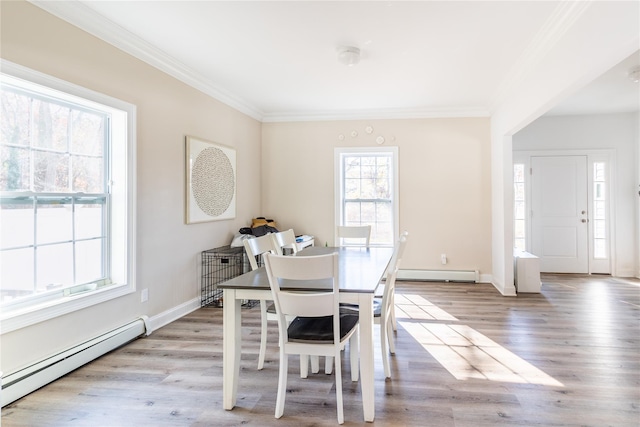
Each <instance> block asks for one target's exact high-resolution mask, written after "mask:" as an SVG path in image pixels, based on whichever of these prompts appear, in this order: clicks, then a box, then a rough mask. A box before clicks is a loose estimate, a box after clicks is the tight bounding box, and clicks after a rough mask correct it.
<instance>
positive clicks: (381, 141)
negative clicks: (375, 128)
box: [376, 135, 384, 145]
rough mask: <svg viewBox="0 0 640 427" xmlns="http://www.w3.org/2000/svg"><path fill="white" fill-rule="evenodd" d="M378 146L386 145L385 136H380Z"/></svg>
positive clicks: (377, 139)
mask: <svg viewBox="0 0 640 427" xmlns="http://www.w3.org/2000/svg"><path fill="white" fill-rule="evenodd" d="M376 144H378V145H382V144H384V136H382V135H380V136H378V137H377V138H376Z"/></svg>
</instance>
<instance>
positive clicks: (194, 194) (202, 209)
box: [185, 136, 236, 224]
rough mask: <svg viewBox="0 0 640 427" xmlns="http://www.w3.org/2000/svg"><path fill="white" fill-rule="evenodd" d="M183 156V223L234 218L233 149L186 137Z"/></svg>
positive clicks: (234, 180)
mask: <svg viewBox="0 0 640 427" xmlns="http://www.w3.org/2000/svg"><path fill="white" fill-rule="evenodd" d="M185 154H186V155H185V160H186V167H185V171H186V179H185V182H186V192H185V194H186V197H185V199H186V200H185V222H186V223H187V224H195V223H199V222H206V221H218V220H223V219H233V218H235V217H236V150H234V149H233V148H229V147H225V146H223V145H219V144H216V143H213V142H210V141H205V140H203V139H200V138H196V137H193V136H187V137H186V138H185Z"/></svg>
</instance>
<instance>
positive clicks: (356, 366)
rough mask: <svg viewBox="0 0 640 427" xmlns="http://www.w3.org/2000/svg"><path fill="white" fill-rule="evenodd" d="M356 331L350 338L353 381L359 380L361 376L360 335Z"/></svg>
mask: <svg viewBox="0 0 640 427" xmlns="http://www.w3.org/2000/svg"><path fill="white" fill-rule="evenodd" d="M358 334H359V331H356V333H354V334H353V335H352V336H351V338H349V355H350V359H351V381H358V379H359V378H360V337H359V335H358Z"/></svg>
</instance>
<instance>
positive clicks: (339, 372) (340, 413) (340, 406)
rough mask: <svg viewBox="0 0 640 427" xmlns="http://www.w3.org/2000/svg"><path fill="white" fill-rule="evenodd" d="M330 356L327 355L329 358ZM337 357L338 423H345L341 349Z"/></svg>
mask: <svg viewBox="0 0 640 427" xmlns="http://www.w3.org/2000/svg"><path fill="white" fill-rule="evenodd" d="M329 357H330V356H327V358H329ZM332 359H335V365H336V367H335V370H336V406H337V408H338V424H344V407H343V404H342V368H341V366H340V350H339V349H338V351H337V352H336V356H335V357H332Z"/></svg>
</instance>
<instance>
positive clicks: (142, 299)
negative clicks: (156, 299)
mask: <svg viewBox="0 0 640 427" xmlns="http://www.w3.org/2000/svg"><path fill="white" fill-rule="evenodd" d="M148 299H149V289H148V288H144V289H143V290H142V291H141V292H140V302H147V300H148Z"/></svg>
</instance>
